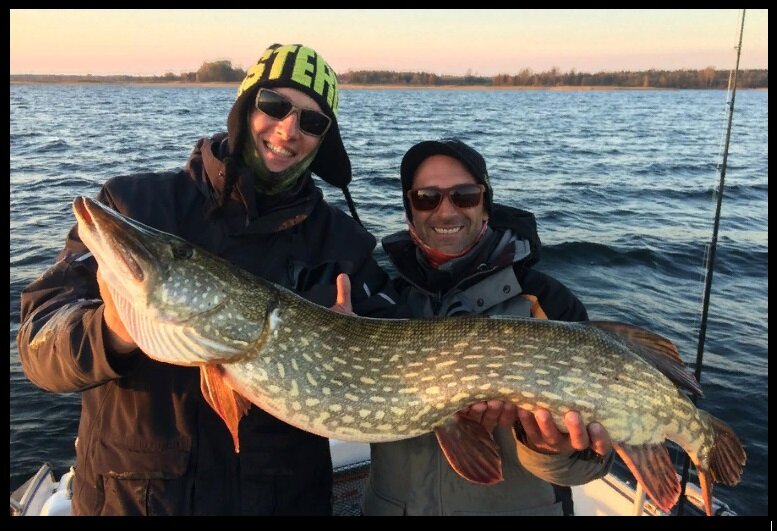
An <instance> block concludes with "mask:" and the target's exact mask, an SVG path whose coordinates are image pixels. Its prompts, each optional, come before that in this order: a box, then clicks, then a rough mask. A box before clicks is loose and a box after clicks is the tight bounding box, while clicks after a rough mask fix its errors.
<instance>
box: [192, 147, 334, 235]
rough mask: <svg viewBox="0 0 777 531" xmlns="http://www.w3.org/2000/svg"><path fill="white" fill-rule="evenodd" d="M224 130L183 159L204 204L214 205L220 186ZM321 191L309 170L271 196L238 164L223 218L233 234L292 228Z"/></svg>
mask: <svg viewBox="0 0 777 531" xmlns="http://www.w3.org/2000/svg"><path fill="white" fill-rule="evenodd" d="M227 149H228V143H227V135H226V133H219V134H217V135H215V136H214V137H212V138H204V139H200V140H199V141H198V142H197V145H196V146H195V148H194V151H193V152H192V154H191V155H190V157H189V161H188V162H187V169H188V170H189V174H190V175H191V176H192V178H193V179H194V180H195V182H196V184H197V186H198V188H199V189H200V191H201V192H203V193H204V194H205V195H206V197H207V201H206V202H207V206H208V208H210V207H211V206H213V205H215V204H216V203H217V202H218V200H219V196H220V194H221V191H222V190H223V189H224V182H225V179H226V171H225V165H224V162H223V159H224V158H225V157H226V155H227V153H228V152H227ZM322 198H323V194H322V192H321V189H319V188H318V187H317V186H316V185H315V183H314V182H313V178H312V176H311V174H310V171H308V172H306V173H305V174H303V175H302V177H300V178H299V180H298V181H297V183H296V184H295V185H294V186H292V187H291V188H290V189H289V190H286V191H284V192H281V193H280V194H278V195H275V196H271V197H270V196H265V195H263V194H259V193H258V192H257V191H256V189H255V188H254V177H253V174H252V173H251V170H250V169H249V168H247V167H245V166H243V165H242V163H241V164H240V167H239V173H238V178H237V182H236V183H235V187H234V188H233V189H232V194H231V195H230V199H229V201H227V204H226V207H225V212H224V217H225V218H226V220H227V226H228V227H229V229H230V231H231V232H234V233H254V234H268V233H273V232H278V231H281V230H285V229H287V228H289V227H292V226H294V225H296V224H298V223H300V222H302V221H303V220H304V219H306V218H307V217H308V216H309V215H310V213H311V212H312V211H313V209H314V208H315V207H316V206H317V205H318V203H319V202H320V201H321V200H322Z"/></svg>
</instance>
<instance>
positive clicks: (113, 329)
mask: <svg viewBox="0 0 777 531" xmlns="http://www.w3.org/2000/svg"><path fill="white" fill-rule="evenodd" d="M97 285H98V286H99V287H100V297H102V300H103V302H104V303H105V311H104V312H103V324H104V325H105V339H106V340H107V342H108V345H107V346H108V348H109V349H110V351H111V352H113V353H114V354H119V355H122V354H129V353H130V352H132V351H133V350H135V349H136V348H138V346H137V344H136V343H135V341H134V340H133V339H132V337H131V336H130V335H129V332H127V329H126V327H125V326H124V323H123V322H122V321H121V318H120V317H119V313H118V312H117V311H116V304H115V303H114V302H113V297H112V296H111V291H110V290H109V289H108V286H107V285H106V284H105V280H103V277H102V275H101V274H100V268H99V267H98V268H97Z"/></svg>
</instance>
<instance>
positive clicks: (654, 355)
mask: <svg viewBox="0 0 777 531" xmlns="http://www.w3.org/2000/svg"><path fill="white" fill-rule="evenodd" d="M585 324H589V325H591V326H594V327H596V328H598V329H599V330H603V331H605V332H608V333H609V334H611V335H613V336H615V337H616V338H618V339H619V340H621V341H623V342H624V343H626V344H627V345H628V346H629V347H630V348H631V350H633V351H634V353H635V354H638V355H639V357H640V358H642V359H644V360H645V361H647V362H648V363H650V364H651V365H652V366H653V367H655V368H656V369H658V370H659V371H661V373H662V374H663V375H664V376H666V377H667V378H669V379H670V380H671V381H672V383H674V384H675V385H676V386H678V387H679V388H680V389H682V390H683V391H687V392H689V393H693V394H695V395H697V396H702V391H701V386H700V385H699V382H698V381H696V377H695V376H694V375H693V373H691V372H690V371H689V370H688V368H687V367H686V366H685V364H684V363H683V360H682V358H680V353H679V352H678V351H677V347H675V346H674V343H672V342H671V341H669V340H668V339H666V338H665V337H663V336H660V335H658V334H655V333H653V332H650V331H649V330H645V329H644V328H640V327H638V326H634V325H630V324H625V323H616V322H611V321H586V323H585Z"/></svg>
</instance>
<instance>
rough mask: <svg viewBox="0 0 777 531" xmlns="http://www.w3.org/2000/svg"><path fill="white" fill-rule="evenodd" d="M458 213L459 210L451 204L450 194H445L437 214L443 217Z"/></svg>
mask: <svg viewBox="0 0 777 531" xmlns="http://www.w3.org/2000/svg"><path fill="white" fill-rule="evenodd" d="M456 213H458V209H457V208H456V206H455V205H454V204H453V203H452V202H451V198H450V196H449V195H448V194H444V195H443V197H442V200H441V201H440V204H439V205H437V214H438V215H441V216H445V215H451V214H456Z"/></svg>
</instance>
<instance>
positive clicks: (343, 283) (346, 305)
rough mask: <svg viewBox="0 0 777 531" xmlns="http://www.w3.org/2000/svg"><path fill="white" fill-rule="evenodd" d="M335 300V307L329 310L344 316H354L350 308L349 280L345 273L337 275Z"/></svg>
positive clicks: (351, 307)
mask: <svg viewBox="0 0 777 531" xmlns="http://www.w3.org/2000/svg"><path fill="white" fill-rule="evenodd" d="M336 283H337V300H336V301H335V305H334V306H332V307H331V308H329V309H330V310H332V311H333V312H337V313H344V314H346V315H356V314H355V313H353V306H351V279H350V278H348V275H346V274H345V273H340V274H339V275H337V280H336Z"/></svg>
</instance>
